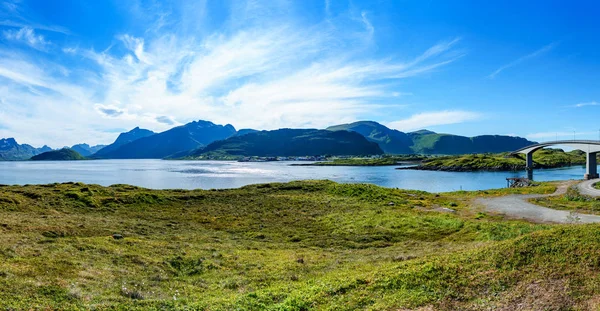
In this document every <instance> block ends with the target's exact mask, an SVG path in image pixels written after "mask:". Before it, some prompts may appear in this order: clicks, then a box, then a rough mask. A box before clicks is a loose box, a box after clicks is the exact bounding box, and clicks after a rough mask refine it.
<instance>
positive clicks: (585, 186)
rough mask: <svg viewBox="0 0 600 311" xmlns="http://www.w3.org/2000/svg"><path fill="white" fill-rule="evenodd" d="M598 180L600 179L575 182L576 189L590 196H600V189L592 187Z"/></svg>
mask: <svg viewBox="0 0 600 311" xmlns="http://www.w3.org/2000/svg"><path fill="white" fill-rule="evenodd" d="M597 182H600V179H592V180H586V181H584V182H581V183H579V184H577V190H579V193H581V194H583V195H587V196H590V197H600V190H599V189H596V188H594V184H595V183H597Z"/></svg>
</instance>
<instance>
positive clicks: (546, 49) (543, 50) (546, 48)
mask: <svg viewBox="0 0 600 311" xmlns="http://www.w3.org/2000/svg"><path fill="white" fill-rule="evenodd" d="M557 45H558V43H557V42H553V43H550V44H548V45H546V46H544V47H542V48H541V49H539V50H537V51H535V52H533V53H531V54H527V55H525V56H523V57H521V58H519V59H517V60H514V61H512V62H510V63H508V64H506V65H504V66H502V67H500V68H498V69H496V70H495V71H494V72H492V73H491V74H490V75H489V76H488V78H489V79H494V78H495V77H496V76H497V75H498V74H499V73H501V72H502V71H504V70H506V69H508V68H510V67H514V66H516V65H518V64H520V63H522V62H524V61H526V60H529V59H532V58H535V57H537V56H540V55H542V54H544V53H547V52H549V51H550V50H552V49H554V48H555V47H556V46H557Z"/></svg>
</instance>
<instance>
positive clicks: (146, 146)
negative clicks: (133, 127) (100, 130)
mask: <svg viewBox="0 0 600 311" xmlns="http://www.w3.org/2000/svg"><path fill="white" fill-rule="evenodd" d="M235 133H236V130H235V128H234V127H233V126H232V125H230V124H227V125H216V124H214V123H212V122H208V121H202V120H200V121H194V122H191V123H188V124H186V125H182V126H178V127H175V128H172V129H170V130H168V131H165V132H162V133H159V134H154V135H151V136H147V137H143V138H140V139H137V140H134V141H132V142H130V143H127V144H124V145H122V146H119V147H118V148H116V149H115V150H112V151H110V150H109V151H108V152H104V149H103V150H100V151H99V152H97V153H96V154H95V155H94V157H95V158H107V159H162V158H165V157H167V156H169V155H172V154H176V153H179V152H182V151H186V150H192V149H196V148H198V147H201V146H204V145H208V144H210V143H212V142H214V141H216V140H221V139H225V138H228V137H230V136H232V135H234V134H235ZM105 149H106V148H105Z"/></svg>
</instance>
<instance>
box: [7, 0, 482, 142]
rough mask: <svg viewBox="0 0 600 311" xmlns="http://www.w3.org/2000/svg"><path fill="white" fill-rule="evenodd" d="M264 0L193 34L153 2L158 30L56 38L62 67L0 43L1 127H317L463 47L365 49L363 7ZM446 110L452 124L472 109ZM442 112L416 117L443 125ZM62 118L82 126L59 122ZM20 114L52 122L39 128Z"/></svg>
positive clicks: (349, 115)
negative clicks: (301, 10) (324, 8)
mask: <svg viewBox="0 0 600 311" xmlns="http://www.w3.org/2000/svg"><path fill="white" fill-rule="evenodd" d="M187 5H188V6H190V5H192V6H193V5H195V2H190V3H188V4H187ZM268 5H270V2H265V3H261V2H260V1H249V2H248V5H247V6H244V5H241V2H240V3H236V4H235V5H234V6H233V7H232V9H231V11H232V12H231V16H230V19H231V20H232V22H230V23H225V24H224V25H225V26H223V27H222V28H218V29H212V30H211V31H206V30H204V33H200V34H199V32H198V31H197V29H196V28H193V31H191V30H190V29H191V28H189V27H187V26H186V27H183V26H181V23H174V22H173V20H178V21H181V20H182V19H180V16H177V15H176V14H175V13H173V12H162V11H161V12H160V13H161V14H150V15H152V16H160V22H161V23H162V25H163V26H161V27H160V29H159V28H156V29H154V30H153V31H150V32H146V33H144V34H143V35H141V36H140V35H138V36H134V35H132V34H130V33H115V39H116V40H115V41H114V43H113V45H111V46H108V47H107V46H104V47H96V48H84V47H81V45H79V44H78V43H77V42H73V43H70V42H69V40H67V43H66V44H61V45H58V44H56V43H55V44H56V45H57V46H56V47H57V49H56V50H58V51H62V52H63V53H64V55H63V57H64V59H65V62H68V63H69V66H66V65H65V64H63V62H62V61H61V60H60V59H59V60H56V59H37V58H35V57H32V56H30V55H27V54H22V53H21V54H19V53H17V52H15V51H6V50H4V51H3V50H2V49H0V56H2V55H3V53H4V55H6V57H5V58H4V59H0V81H2V82H3V85H4V86H6V87H5V88H2V87H0V99H2V100H3V102H4V103H7V104H6V105H7V106H8V107H9V108H10V109H6V110H4V111H1V110H0V123H2V122H6V124H8V126H7V127H8V128H10V130H2V131H0V136H7V135H11V136H19V137H23V136H25V141H27V142H29V143H34V144H43V143H49V142H52V141H55V142H56V145H65V144H73V143H77V142H81V140H82V139H83V140H85V141H86V142H88V143H90V144H97V143H107V142H110V141H111V140H112V139H114V137H112V135H114V134H113V133H110V135H111V136H109V134H107V133H105V132H102V131H101V130H100V129H102V128H106V129H114V128H133V127H135V126H141V127H145V128H149V129H152V130H155V131H161V130H166V129H168V128H170V127H172V126H174V125H178V124H181V123H186V122H189V121H191V120H197V119H205V120H210V121H213V122H216V123H220V124H226V123H230V124H233V125H234V126H236V127H237V128H257V129H275V128H280V127H317V128H320V127H325V126H328V125H331V124H336V123H342V122H351V121H355V120H357V119H360V118H362V116H364V115H365V114H370V113H373V112H375V111H380V110H381V111H383V110H385V109H387V108H389V107H392V106H393V105H398V103H397V102H390V99H392V98H395V97H396V96H398V95H400V94H402V93H409V92H406V90H402V89H400V88H399V87H398V84H399V83H400V82H401V81H402V80H403V79H409V78H412V77H416V76H420V75H423V74H428V73H431V72H433V71H435V70H439V69H440V68H442V67H444V66H448V65H450V64H451V63H453V62H455V61H457V60H458V59H459V58H460V57H461V56H462V55H463V53H462V52H461V51H460V50H459V49H458V48H457V46H458V45H459V43H460V39H458V38H457V39H450V40H447V41H441V42H437V43H435V42H434V43H432V45H431V46H428V47H424V48H423V51H422V52H421V53H417V54H415V55H413V56H412V57H403V58H399V57H397V56H394V55H387V56H379V57H374V56H373V55H370V54H365V52H364V51H365V50H366V47H368V46H369V45H370V44H373V42H372V40H371V36H372V34H373V32H375V31H376V29H377V28H376V25H373V21H370V20H369V19H367V16H368V15H367V14H362V15H361V18H359V19H356V16H355V15H352V16H351V15H350V14H349V15H348V16H347V18H345V19H343V18H342V17H337V18H336V19H335V20H327V21H323V22H321V23H317V24H311V25H306V24H303V23H301V22H299V21H297V20H296V19H295V18H294V16H293V15H291V16H285V15H284V16H281V12H287V11H290V12H293V10H287V11H286V10H283V11H282V10H280V9H277V10H269V9H264V6H268ZM277 5H293V3H292V4H281V3H280V4H277ZM204 9H205V8H198V10H204ZM190 10H192V9H190ZM252 12H258V13H256V14H254V13H252ZM136 14H141V13H140V12H138V13H136ZM338 15H339V14H338ZM157 18H158V17H157ZM244 18H245V19H244ZM170 19H171V20H170ZM233 20H235V21H233ZM243 21H246V22H243ZM153 22H154V21H153ZM336 23H343V24H336ZM347 25H351V26H354V27H344V26H347ZM347 28H351V29H353V30H351V31H349V30H348V29H347ZM65 68H68V70H67V69H65ZM408 91H410V90H408ZM394 94H395V95H394ZM445 113H446V117H447V118H454V120H455V121H456V122H461V121H460V120H463V121H464V120H467V119H473V118H474V117H473V116H472V115H467V114H465V112H460V111H459V112H457V111H454V112H445ZM448 113H450V114H449V115H448ZM460 113H463V115H462V119H460V118H459V117H460V116H459V115H458V114H460ZM74 114H76V115H78V116H79V117H78V118H73V115H74ZM425 117H427V114H425ZM434 117H435V115H429V118H423V116H421V120H431V119H435V118H434ZM14 120H21V121H20V122H15V121H14ZM23 120H27V121H28V122H23ZM38 120H43V121H40V122H39V123H36V122H37V121H38ZM409 121H410V120H409ZM417 121H418V120H417ZM412 122H413V123H414V122H416V121H412ZM428 122H431V121H428ZM440 122H441V120H439V119H438V121H435V122H434V123H426V125H425V126H429V125H435V124H451V123H440ZM446 122H447V121H446ZM67 123H68V124H70V125H71V126H72V127H73V128H75V129H79V130H78V131H74V132H70V131H67V130H63V129H62V128H61V127H57V126H56V124H67ZM3 124H4V123H3ZM26 124H40V125H39V127H41V128H43V127H45V126H47V128H48V129H52V130H51V131H50V130H48V131H41V132H42V134H39V132H40V131H35V130H33V129H32V128H30V127H28V126H27V125H26ZM50 124H54V125H50ZM57 131H61V133H57ZM24 133H36V134H35V135H33V134H32V135H30V136H29V137H27V136H26V135H27V134H24ZM44 133H48V134H47V135H46V134H44ZM17 134H18V135H17ZM81 135H86V137H82V136H81ZM107 137H112V139H111V138H107ZM57 141H58V142H57Z"/></svg>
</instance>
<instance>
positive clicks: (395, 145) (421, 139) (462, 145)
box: [327, 121, 535, 155]
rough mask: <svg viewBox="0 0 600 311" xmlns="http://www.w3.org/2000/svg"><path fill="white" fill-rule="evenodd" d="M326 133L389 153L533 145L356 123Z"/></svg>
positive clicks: (463, 151)
mask: <svg viewBox="0 0 600 311" xmlns="http://www.w3.org/2000/svg"><path fill="white" fill-rule="evenodd" d="M327 129H328V130H330V131H342V130H345V131H353V132H357V133H359V134H361V135H363V136H364V137H365V138H367V139H368V140H369V141H372V142H376V143H378V144H379V146H380V147H381V149H383V151H385V153H390V154H445V155H451V154H468V153H488V152H505V151H513V150H517V149H519V148H521V147H525V146H528V145H532V144H535V142H533V141H529V140H527V139H525V138H521V137H514V136H504V135H481V136H475V137H465V136H459V135H452V134H438V133H435V132H432V131H428V130H420V131H416V132H410V133H404V132H400V131H398V130H393V129H390V128H388V127H386V126H383V125H381V124H379V123H377V122H373V121H359V122H354V123H350V124H341V125H336V126H331V127H328V128H327Z"/></svg>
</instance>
